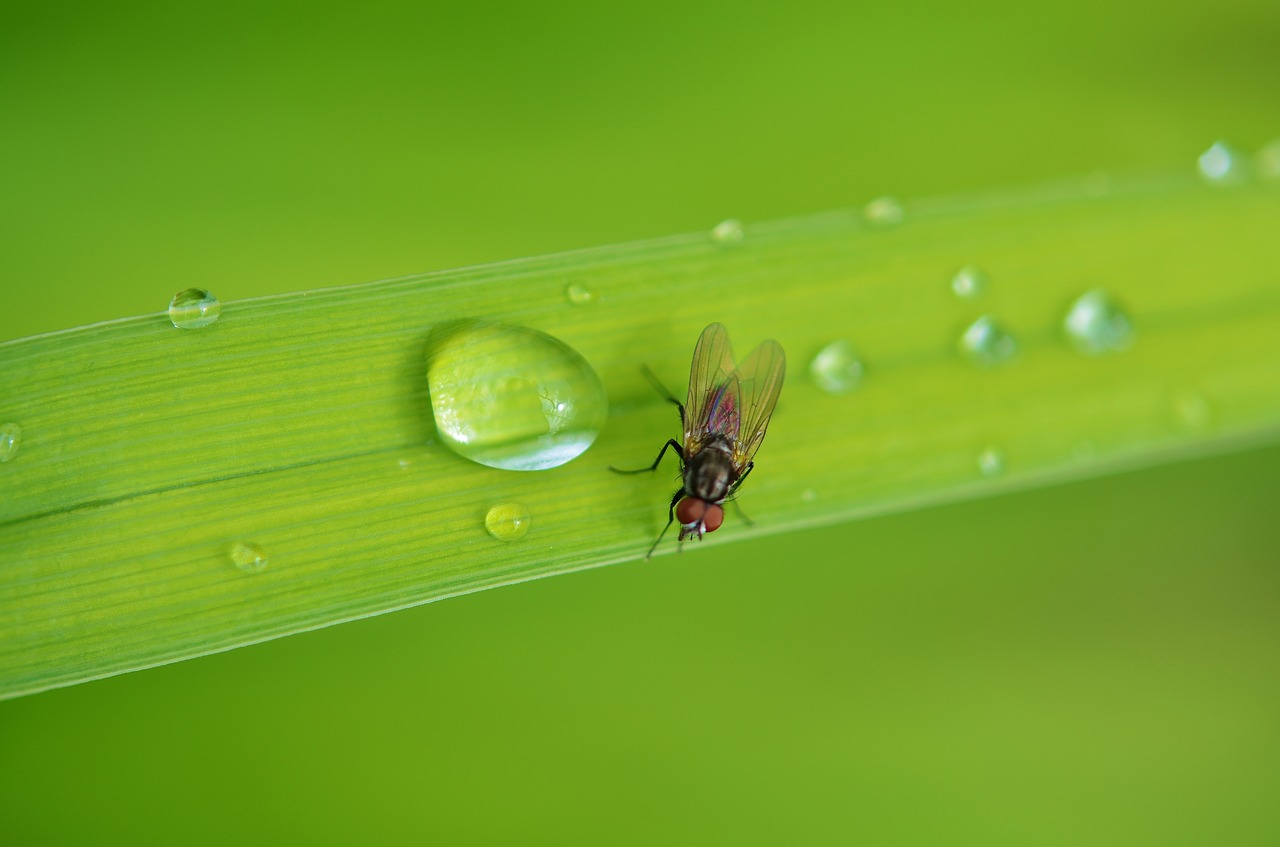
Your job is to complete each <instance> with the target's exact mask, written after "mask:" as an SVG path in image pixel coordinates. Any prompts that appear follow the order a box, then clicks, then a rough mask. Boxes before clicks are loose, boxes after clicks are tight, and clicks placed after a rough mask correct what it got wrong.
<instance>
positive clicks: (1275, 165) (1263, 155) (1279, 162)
mask: <svg viewBox="0 0 1280 847" xmlns="http://www.w3.org/2000/svg"><path fill="white" fill-rule="evenodd" d="M1256 158H1257V160H1258V173H1259V174H1260V175H1261V176H1263V177H1265V178H1266V179H1280V138H1277V139H1276V140H1275V141H1272V142H1271V143H1270V144H1268V145H1267V146H1265V147H1263V148H1262V149H1261V150H1259V151H1258V155H1257V157H1256Z"/></svg>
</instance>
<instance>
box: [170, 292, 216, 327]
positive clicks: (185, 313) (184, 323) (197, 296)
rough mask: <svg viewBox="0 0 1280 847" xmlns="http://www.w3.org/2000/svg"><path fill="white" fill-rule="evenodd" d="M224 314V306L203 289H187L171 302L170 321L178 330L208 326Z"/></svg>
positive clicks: (175, 296)
mask: <svg viewBox="0 0 1280 847" xmlns="http://www.w3.org/2000/svg"><path fill="white" fill-rule="evenodd" d="M221 314H222V304H221V303H219V302H218V298H217V297H214V296H213V295H212V294H210V293H209V292H208V291H205V290H204V289H203V288H186V289H183V290H182V291H179V292H178V293H177V294H175V295H173V299H172V300H170V301H169V320H170V322H172V323H173V325H174V326H176V327H177V328H178V329H199V328H200V327H202V326H208V325H209V324H211V323H213V322H214V321H216V320H217V319H218V316H219V315H221Z"/></svg>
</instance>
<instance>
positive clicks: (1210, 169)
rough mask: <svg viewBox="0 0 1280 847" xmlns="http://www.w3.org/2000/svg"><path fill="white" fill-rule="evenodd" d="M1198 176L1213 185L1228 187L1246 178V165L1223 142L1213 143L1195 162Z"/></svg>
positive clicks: (1239, 156)
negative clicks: (1198, 172)
mask: <svg viewBox="0 0 1280 847" xmlns="http://www.w3.org/2000/svg"><path fill="white" fill-rule="evenodd" d="M1196 164H1197V165H1198V166H1199V168H1200V175H1201V176H1202V177H1204V178H1205V180H1206V181H1208V182H1211V183H1213V184H1215V185H1228V184H1231V183H1236V182H1240V181H1242V180H1243V179H1244V178H1245V177H1246V176H1247V173H1246V171H1247V169H1248V166H1247V163H1246V161H1245V159H1244V157H1242V156H1241V155H1240V154H1239V153H1237V152H1236V151H1235V150H1233V149H1231V148H1230V147H1229V146H1227V144H1226V143H1225V142H1222V141H1218V142H1215V143H1214V145H1213V146H1212V147H1210V148H1209V149H1208V150H1206V151H1204V152H1203V153H1201V154H1200V158H1199V159H1197V160H1196Z"/></svg>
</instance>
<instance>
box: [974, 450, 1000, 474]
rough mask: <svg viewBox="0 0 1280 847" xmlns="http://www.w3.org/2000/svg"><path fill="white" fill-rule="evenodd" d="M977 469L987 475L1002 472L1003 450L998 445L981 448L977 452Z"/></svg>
mask: <svg viewBox="0 0 1280 847" xmlns="http://www.w3.org/2000/svg"><path fill="white" fill-rule="evenodd" d="M978 470H979V471H981V472H982V475H983V476H988V477H990V476H999V475H1000V474H1002V473H1004V452H1003V451H1001V450H1000V448H998V447H988V448H986V449H985V450H983V451H982V452H981V453H979V454H978Z"/></svg>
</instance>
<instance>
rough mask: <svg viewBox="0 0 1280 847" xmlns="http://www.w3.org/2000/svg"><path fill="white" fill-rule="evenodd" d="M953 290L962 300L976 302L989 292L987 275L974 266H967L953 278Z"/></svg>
mask: <svg viewBox="0 0 1280 847" xmlns="http://www.w3.org/2000/svg"><path fill="white" fill-rule="evenodd" d="M951 290H952V292H954V293H955V295H956V296H957V297H959V298H960V299H961V300H976V299H978V298H979V297H981V296H982V295H983V294H984V293H985V292H986V290H987V275H986V274H984V273H983V272H982V271H981V270H979V269H978V268H975V267H974V266H973V265H965V266H964V267H963V268H961V269H960V270H958V271H956V275H955V276H953V277H952V278H951Z"/></svg>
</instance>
